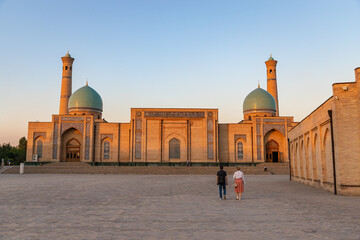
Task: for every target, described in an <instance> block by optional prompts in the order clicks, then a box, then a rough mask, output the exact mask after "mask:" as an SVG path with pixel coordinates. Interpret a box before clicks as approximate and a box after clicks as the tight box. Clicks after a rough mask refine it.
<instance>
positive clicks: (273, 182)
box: [0, 174, 360, 240]
mask: <svg viewBox="0 0 360 240" xmlns="http://www.w3.org/2000/svg"><path fill="white" fill-rule="evenodd" d="M246 177H247V184H246V187H245V193H244V199H243V200H241V201H237V200H235V194H234V192H233V189H232V188H231V187H230V186H228V189H227V190H228V200H226V201H224V200H222V201H221V200H220V199H219V197H218V188H217V186H216V184H215V177H214V176H201V175H196V176H191V175H156V176H155V175H100V174H98V175H90V174H89V175H88V174H82V175H75V174H74V175H71V174H68V175H65V174H56V175H55V174H54V175H52V174H28V175H18V174H1V175H0V239H6V240H7V239H21V240H27V239H34V240H35V239H36V240H39V239H101V240H107V239H347V240H350V239H360V224H359V222H360V198H359V197H348V196H335V195H332V194H331V193H328V192H325V191H323V190H319V189H314V188H311V187H309V186H305V185H303V184H299V183H295V182H290V181H289V177H288V176H284V175H265V176H261V175H258V176H254V175H252V176H250V175H249V176H246ZM230 183H231V182H230Z"/></svg>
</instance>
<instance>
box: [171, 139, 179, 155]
mask: <svg viewBox="0 0 360 240" xmlns="http://www.w3.org/2000/svg"><path fill="white" fill-rule="evenodd" d="M169 158H173V159H180V141H179V140H178V139H176V138H173V139H171V140H170V142H169Z"/></svg>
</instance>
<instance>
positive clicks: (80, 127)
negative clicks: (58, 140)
mask: <svg viewBox="0 0 360 240" xmlns="http://www.w3.org/2000/svg"><path fill="white" fill-rule="evenodd" d="M70 128H75V129H77V130H79V131H80V132H81V134H84V123H74V122H63V123H61V135H62V134H63V133H64V132H65V131H66V130H68V129H70Z"/></svg>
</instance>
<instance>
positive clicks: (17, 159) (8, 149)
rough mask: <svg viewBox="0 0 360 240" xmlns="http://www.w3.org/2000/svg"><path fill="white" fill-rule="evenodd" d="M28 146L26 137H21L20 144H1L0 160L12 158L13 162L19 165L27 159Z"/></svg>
mask: <svg viewBox="0 0 360 240" xmlns="http://www.w3.org/2000/svg"><path fill="white" fill-rule="evenodd" d="M26 146H27V140H26V138H25V137H22V138H20V140H19V145H18V146H17V147H13V146H11V145H10V143H4V144H2V145H0V160H1V159H4V160H5V162H7V160H10V162H11V164H14V165H18V164H20V163H21V162H25V160H26Z"/></svg>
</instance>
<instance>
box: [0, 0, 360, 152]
mask: <svg viewBox="0 0 360 240" xmlns="http://www.w3.org/2000/svg"><path fill="white" fill-rule="evenodd" d="M359 10H360V1H358V0H349V1H335V0H330V1H311V0H305V1H280V0H274V1H266V0H254V1H238V0H229V1H217V0H199V1H190V0H174V1H167V0H151V1H147V0H122V1H83V0H79V1H70V0H64V1H40V0H35V1H25V0H12V1H10V0H0V28H1V37H0V49H1V56H2V57H1V58H0V86H1V90H2V91H1V94H0V103H1V104H0V106H1V107H0V114H1V118H0V144H2V143H8V142H10V143H11V144H12V145H17V144H18V140H19V139H20V138H21V137H22V136H25V137H26V138H27V127H28V122H29V121H40V122H51V116H52V114H58V112H59V102H60V87H61V73H62V70H61V68H62V62H61V57H62V56H64V55H65V54H66V52H67V51H68V50H69V51H70V54H71V56H72V57H74V58H75V61H74V65H73V87H72V90H73V92H74V91H76V90H77V89H78V88H80V87H82V86H84V85H85V84H86V81H88V82H89V86H91V87H92V88H94V89H95V90H96V91H97V92H98V93H99V94H100V95H101V97H102V100H103V104H104V107H103V108H104V111H103V117H104V118H105V119H106V120H107V121H109V122H121V123H128V122H130V108H217V109H219V123H238V122H240V121H241V120H243V113H242V107H243V106H242V105H243V101H244V99H245V97H246V95H247V94H248V93H250V92H251V91H252V90H254V89H255V88H257V86H258V82H259V83H260V85H261V87H262V88H263V89H266V67H265V63H264V62H265V61H266V60H267V59H268V58H269V56H270V54H272V56H273V57H274V59H275V60H277V61H278V64H277V80H278V96H279V110H280V115H281V116H294V120H295V121H301V120H302V119H303V118H304V117H306V116H307V115H308V114H309V113H311V112H312V111H313V110H314V109H315V108H317V107H318V106H319V105H320V104H322V103H323V102H324V101H325V100H326V99H328V98H329V97H330V96H331V95H332V84H333V83H335V82H353V81H354V80H355V77H354V68H356V67H359V66H360V45H359V39H360V32H359V31H358V29H359V23H360V14H359Z"/></svg>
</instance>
